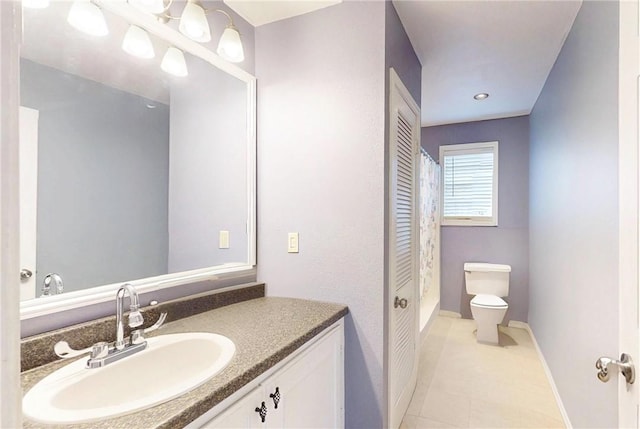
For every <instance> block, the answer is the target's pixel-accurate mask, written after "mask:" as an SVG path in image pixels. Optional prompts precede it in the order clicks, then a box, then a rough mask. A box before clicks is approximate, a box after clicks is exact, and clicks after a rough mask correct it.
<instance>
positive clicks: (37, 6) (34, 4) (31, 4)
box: [22, 0, 49, 9]
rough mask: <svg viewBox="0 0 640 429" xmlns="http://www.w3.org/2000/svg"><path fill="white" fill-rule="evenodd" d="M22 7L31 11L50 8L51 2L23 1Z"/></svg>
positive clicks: (43, 0)
mask: <svg viewBox="0 0 640 429" xmlns="http://www.w3.org/2000/svg"><path fill="white" fill-rule="evenodd" d="M22 6H24V7H27V8H29V9H44V8H47V7H49V0H22Z"/></svg>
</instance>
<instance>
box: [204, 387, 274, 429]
mask: <svg viewBox="0 0 640 429" xmlns="http://www.w3.org/2000/svg"><path fill="white" fill-rule="evenodd" d="M263 402H265V407H266V401H265V398H264V388H263V387H262V386H259V387H256V388H255V389H253V390H252V391H251V392H250V393H248V394H247V395H246V396H244V397H243V398H242V399H240V400H239V401H238V402H236V403H235V404H233V405H232V406H231V407H229V408H227V409H226V410H224V411H223V412H222V413H220V414H219V415H218V416H217V417H215V418H214V419H213V420H211V421H209V422H208V423H206V424H204V425H203V426H202V428H203V429H214V428H215V429H230V428H234V429H236V428H238V429H239V428H242V429H257V428H264V427H265V425H264V424H263V423H262V421H261V418H260V416H259V415H258V412H256V411H255V409H256V408H257V407H261V405H262V403H263ZM265 420H266V418H265Z"/></svg>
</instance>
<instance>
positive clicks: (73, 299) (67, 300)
mask: <svg viewBox="0 0 640 429" xmlns="http://www.w3.org/2000/svg"><path fill="white" fill-rule="evenodd" d="M94 2H95V3H97V4H98V5H99V6H100V7H101V8H102V9H104V10H106V11H108V12H110V13H113V14H115V15H117V16H119V17H121V18H123V19H124V20H126V21H127V22H129V23H131V24H134V25H137V26H139V27H142V28H144V29H146V30H147V31H148V32H149V33H151V34H153V35H155V36H156V37H159V38H161V39H163V40H165V41H167V42H169V43H170V44H171V45H173V46H175V47H177V48H179V49H181V50H183V51H184V52H188V53H190V54H192V55H194V56H196V57H199V58H201V59H202V60H204V61H206V62H208V63H209V64H211V65H212V66H214V67H217V68H219V69H221V70H222V71H224V72H227V73H229V74H230V75H232V76H234V77H236V78H237V79H240V80H241V81H243V82H245V83H246V84H247V112H248V113H247V200H248V201H247V202H248V205H247V207H248V213H247V240H248V243H247V244H248V246H247V248H248V252H247V263H246V264H245V263H233V264H223V265H218V266H214V267H208V268H202V269H197V270H190V271H183V272H177V273H171V274H165V275H161V276H155V277H148V278H143V279H138V280H132V281H129V282H128V283H130V284H132V285H134V286H135V288H136V290H137V291H138V293H140V294H143V293H147V292H152V291H157V290H162V289H167V288H175V287H180V286H182V285H185V284H190V283H196V282H201V281H213V280H227V281H228V280H230V279H233V278H236V277H237V278H238V279H240V278H243V279H246V276H247V275H254V276H255V274H256V240H257V235H256V186H257V184H256V152H257V148H256V143H257V137H256V78H255V76H253V75H251V74H250V73H248V72H246V71H244V70H243V69H241V68H240V67H238V66H236V65H235V64H232V63H229V62H227V61H225V60H223V59H222V58H221V57H219V56H218V55H217V54H216V53H214V52H212V51H210V50H209V49H207V48H205V47H204V46H202V45H200V44H198V43H197V42H194V41H192V40H190V39H188V38H186V37H185V36H183V35H182V34H180V33H179V32H178V31H176V30H174V29H173V28H171V27H169V26H168V25H165V24H162V23H160V22H158V21H157V20H156V19H155V18H154V17H153V16H152V15H148V14H145V13H144V12H142V11H139V10H137V9H136V8H134V7H133V6H130V5H129V4H128V3H127V2H126V1H109V0H94ZM122 283H123V282H119V283H113V284H108V285H104V286H96V287H91V288H88V289H85V290H81V291H74V292H69V293H66V294H62V295H53V296H50V297H48V298H46V299H40V298H35V299H31V300H27V301H22V302H21V303H20V319H21V320H27V319H32V318H36V317H39V316H44V315H47V314H53V313H59V312H62V311H65V310H70V309H74V308H79V307H85V306H88V305H92V304H98V303H101V302H107V301H111V300H113V298H114V295H115V293H116V291H117V290H118V288H119V287H120V286H121V285H122Z"/></svg>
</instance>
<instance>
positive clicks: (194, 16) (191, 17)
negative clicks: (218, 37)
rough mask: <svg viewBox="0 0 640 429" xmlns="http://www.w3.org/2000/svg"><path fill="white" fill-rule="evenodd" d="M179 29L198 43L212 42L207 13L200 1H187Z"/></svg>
mask: <svg viewBox="0 0 640 429" xmlns="http://www.w3.org/2000/svg"><path fill="white" fill-rule="evenodd" d="M178 29H179V30H180V32H181V33H182V34H184V35H185V36H187V37H188V38H189V39H191V40H195V41H196V42H208V41H210V40H211V29H210V28H209V22H208V21H207V16H206V12H205V10H204V7H202V5H201V4H200V2H199V1H197V0H188V1H187V4H186V6H185V7H184V10H183V11H182V15H181V16H180V25H179V26H178Z"/></svg>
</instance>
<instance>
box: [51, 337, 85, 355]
mask: <svg viewBox="0 0 640 429" xmlns="http://www.w3.org/2000/svg"><path fill="white" fill-rule="evenodd" d="M92 350H93V346H91V347H87V348H86V349H81V350H75V349H72V348H71V346H70V345H69V343H68V342H66V341H58V342H57V343H56V345H55V346H53V351H54V352H55V353H56V355H57V356H58V357H60V358H62V359H69V358H73V357H76V356H80V355H83V354H85V353H89V352H90V351H92Z"/></svg>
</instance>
